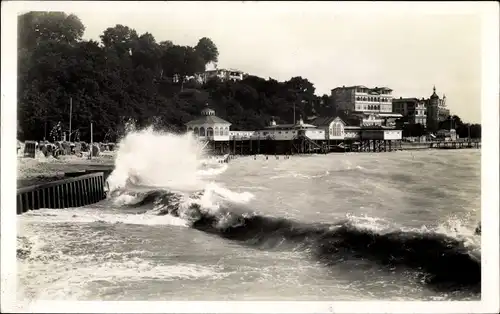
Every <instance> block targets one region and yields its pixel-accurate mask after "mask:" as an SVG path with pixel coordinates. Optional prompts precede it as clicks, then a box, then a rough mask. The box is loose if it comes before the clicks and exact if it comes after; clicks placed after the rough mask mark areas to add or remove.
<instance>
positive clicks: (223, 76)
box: [195, 69, 245, 83]
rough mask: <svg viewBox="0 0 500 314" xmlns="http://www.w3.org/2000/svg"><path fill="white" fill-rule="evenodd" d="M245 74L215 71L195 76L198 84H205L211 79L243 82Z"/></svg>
mask: <svg viewBox="0 0 500 314" xmlns="http://www.w3.org/2000/svg"><path fill="white" fill-rule="evenodd" d="M244 76H245V73H243V71H240V70H235V69H215V70H208V71H205V72H203V73H198V74H196V76H195V77H196V79H197V80H198V81H199V82H200V83H206V82H207V81H208V80H210V79H212V78H218V79H219V80H221V81H241V80H243V78H244Z"/></svg>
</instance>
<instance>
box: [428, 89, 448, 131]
mask: <svg viewBox="0 0 500 314" xmlns="http://www.w3.org/2000/svg"><path fill="white" fill-rule="evenodd" d="M426 105H427V128H428V129H429V130H431V131H433V132H435V131H437V130H438V128H439V122H441V121H444V120H446V118H448V116H449V115H450V109H448V108H447V107H446V96H445V95H443V98H442V99H441V98H439V96H438V95H437V94H436V86H434V88H433V93H432V95H431V97H429V99H428V100H427V104H426Z"/></svg>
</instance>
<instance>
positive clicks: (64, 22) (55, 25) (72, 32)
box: [18, 12, 85, 49]
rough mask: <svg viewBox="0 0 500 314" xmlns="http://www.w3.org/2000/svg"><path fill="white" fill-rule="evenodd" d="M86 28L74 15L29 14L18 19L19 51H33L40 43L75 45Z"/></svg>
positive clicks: (59, 13) (62, 13) (55, 13)
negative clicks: (51, 42) (52, 42)
mask: <svg viewBox="0 0 500 314" xmlns="http://www.w3.org/2000/svg"><path fill="white" fill-rule="evenodd" d="M84 31H85V26H84V25H83V23H82V22H81V20H80V19H79V18H78V17H77V16H76V15H74V14H70V15H68V14H66V13H64V12H28V13H26V14H23V15H20V16H19V17H18V34H19V36H18V49H33V48H34V47H36V46H37V45H38V44H39V43H40V42H43V41H55V42H59V43H66V44H75V43H76V42H78V41H80V40H81V39H82V36H83V32H84Z"/></svg>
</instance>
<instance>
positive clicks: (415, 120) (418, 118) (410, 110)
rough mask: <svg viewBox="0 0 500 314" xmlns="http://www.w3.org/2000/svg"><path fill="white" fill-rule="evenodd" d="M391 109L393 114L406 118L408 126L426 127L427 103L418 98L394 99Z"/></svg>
mask: <svg viewBox="0 0 500 314" xmlns="http://www.w3.org/2000/svg"><path fill="white" fill-rule="evenodd" d="M392 108H393V111H394V112H395V113H400V114H401V115H402V116H404V117H408V122H409V123H410V124H421V125H423V126H424V127H425V126H426V125H427V102H426V100H425V99H418V98H402V97H400V98H396V99H393V100H392Z"/></svg>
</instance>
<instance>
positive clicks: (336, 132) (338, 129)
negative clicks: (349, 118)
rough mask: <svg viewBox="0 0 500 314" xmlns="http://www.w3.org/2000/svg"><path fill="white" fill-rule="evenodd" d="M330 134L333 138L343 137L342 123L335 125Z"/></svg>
mask: <svg viewBox="0 0 500 314" xmlns="http://www.w3.org/2000/svg"><path fill="white" fill-rule="evenodd" d="M332 131H333V132H332ZM330 134H331V135H332V136H342V124H341V123H335V124H334V125H333V130H332V129H330Z"/></svg>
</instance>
